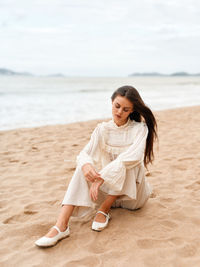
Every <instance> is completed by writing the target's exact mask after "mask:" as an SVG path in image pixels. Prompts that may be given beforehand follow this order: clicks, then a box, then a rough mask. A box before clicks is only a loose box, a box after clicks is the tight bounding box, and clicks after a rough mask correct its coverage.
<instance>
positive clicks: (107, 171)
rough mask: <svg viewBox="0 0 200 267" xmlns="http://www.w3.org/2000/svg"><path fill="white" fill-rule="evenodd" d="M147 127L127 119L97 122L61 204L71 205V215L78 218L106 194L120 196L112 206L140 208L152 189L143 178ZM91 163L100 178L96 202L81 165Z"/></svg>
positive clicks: (81, 153) (90, 209)
mask: <svg viewBox="0 0 200 267" xmlns="http://www.w3.org/2000/svg"><path fill="white" fill-rule="evenodd" d="M147 134H148V128H147V126H146V124H145V123H144V122H136V121H134V120H133V121H132V120H130V119H129V120H128V121H127V123H126V124H124V125H122V126H117V125H116V124H115V122H114V121H113V120H110V121H109V122H103V123H99V124H98V125H97V127H96V128H95V130H94V131H93V133H92V135H91V138H90V141H89V143H88V144H87V145H86V146H85V147H84V149H83V150H82V151H81V152H80V154H79V155H78V156H77V167H76V170H75V172H74V175H73V176H72V179H71V181H70V184H69V186H68V189H67V191H66V194H65V196H64V199H63V201H62V205H65V204H69V205H75V206H76V208H75V209H74V211H73V214H72V216H77V217H81V216H84V215H86V214H88V213H89V212H91V211H93V210H94V209H95V208H96V207H97V205H99V204H100V202H102V201H103V199H104V198H105V197H106V195H107V194H109V195H120V197H118V198H117V199H116V201H115V202H114V203H113V205H112V207H121V208H127V209H131V210H134V209H138V208H141V207H142V206H143V205H144V204H145V203H146V201H147V200H148V198H149V196H150V194H151V192H152V189H151V186H150V185H149V183H148V181H147V179H146V177H145V169H144V151H145V146H146V138H147ZM86 163H91V164H92V165H93V166H95V168H96V170H97V172H99V173H100V175H101V177H102V178H103V179H104V183H103V184H102V185H101V187H100V190H99V191H100V192H99V197H98V201H97V203H95V202H93V201H92V200H91V198H90V195H89V189H90V182H88V181H86V179H85V177H84V175H83V172H82V169H81V168H82V166H83V165H84V164H86Z"/></svg>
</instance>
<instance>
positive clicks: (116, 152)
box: [103, 142, 130, 155]
mask: <svg viewBox="0 0 200 267" xmlns="http://www.w3.org/2000/svg"><path fill="white" fill-rule="evenodd" d="M128 147H130V145H128V146H123V147H113V146H109V145H107V144H106V143H105V142H103V148H104V149H105V151H106V152H108V153H111V154H112V155H119V154H120V153H122V152H124V151H125V150H126V149H127V148H128Z"/></svg>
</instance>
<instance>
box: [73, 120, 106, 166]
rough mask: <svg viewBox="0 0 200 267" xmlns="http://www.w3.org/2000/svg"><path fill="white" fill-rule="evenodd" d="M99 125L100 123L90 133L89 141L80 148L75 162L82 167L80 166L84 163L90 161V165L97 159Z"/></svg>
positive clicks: (98, 153)
mask: <svg viewBox="0 0 200 267" xmlns="http://www.w3.org/2000/svg"><path fill="white" fill-rule="evenodd" d="M100 127H101V124H98V125H97V127H96V128H95V129H94V131H93V133H92V135H91V138H90V141H89V143H88V144H87V145H86V146H85V147H84V148H83V149H82V150H81V152H80V153H79V155H78V156H77V159H76V162H77V165H78V166H79V167H80V168H82V166H83V165H84V164H86V163H91V164H92V165H94V164H95V163H96V162H98V160H99V155H100Z"/></svg>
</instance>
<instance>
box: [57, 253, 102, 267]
mask: <svg viewBox="0 0 200 267" xmlns="http://www.w3.org/2000/svg"><path fill="white" fill-rule="evenodd" d="M100 264H101V260H100V259H99V258H98V257H97V256H93V255H90V256H85V257H83V258H80V259H77V260H72V261H68V262H66V265H62V266H70V267H77V266H88V267H90V266H91V267H93V266H100Z"/></svg>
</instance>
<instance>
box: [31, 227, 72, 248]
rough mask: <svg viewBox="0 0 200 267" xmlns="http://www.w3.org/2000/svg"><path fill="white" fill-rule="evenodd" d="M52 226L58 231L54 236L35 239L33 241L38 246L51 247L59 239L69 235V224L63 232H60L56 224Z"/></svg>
mask: <svg viewBox="0 0 200 267" xmlns="http://www.w3.org/2000/svg"><path fill="white" fill-rule="evenodd" d="M52 228H55V229H56V230H57V231H58V234H57V235H55V236H54V237H46V236H43V237H41V238H40V239H38V240H37V241H35V245H37V246H38V247H51V246H54V245H55V244H56V243H57V242H58V241H59V240H61V239H63V238H65V237H67V236H69V234H70V231H69V226H68V227H67V229H66V230H65V231H64V232H61V231H60V229H59V228H58V227H57V226H56V225H54V226H53V227H52Z"/></svg>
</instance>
